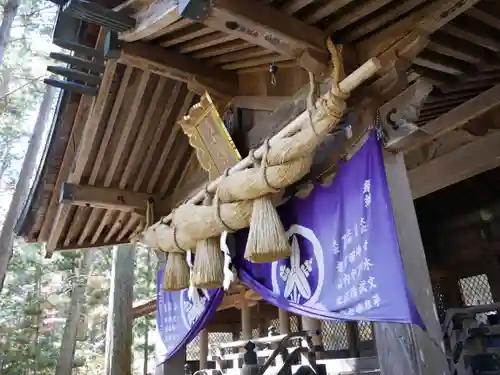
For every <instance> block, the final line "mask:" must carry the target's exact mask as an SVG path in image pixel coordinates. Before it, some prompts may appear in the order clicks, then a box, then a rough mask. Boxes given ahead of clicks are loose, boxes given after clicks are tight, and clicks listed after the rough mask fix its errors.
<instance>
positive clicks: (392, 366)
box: [374, 152, 449, 375]
mask: <svg viewBox="0 0 500 375" xmlns="http://www.w3.org/2000/svg"><path fill="white" fill-rule="evenodd" d="M384 161H385V169H386V175H387V181H388V184H389V190H390V197H391V201H392V207H393V213H394V218H395V223H396V229H397V236H398V241H399V246H400V251H401V259H402V262H403V267H404V271H405V277H406V282H407V285H408V288H409V290H410V292H411V294H412V296H413V300H414V302H415V304H416V307H417V309H418V312H419V313H420V316H421V317H422V320H423V322H424V324H425V326H426V332H424V331H423V330H422V329H420V328H418V327H416V326H411V325H409V324H397V323H377V324H375V325H374V326H375V339H376V345H377V352H378V357H379V363H380V368H381V373H382V374H385V375H398V374H403V373H404V374H407V375H424V374H425V375H437V374H439V375H441V374H448V373H449V369H448V365H447V363H446V358H445V356H444V354H443V352H442V340H441V327H440V325H439V321H438V318H437V313H436V306H435V303H434V297H433V292H432V286H431V281H430V277H429V269H428V267H427V261H426V259H425V253H424V247H423V244H422V239H421V237H420V231H419V227H418V221H417V216H416V213H415V207H414V205H413V198H412V195H411V190H410V186H409V182H408V176H407V173H406V167H405V164H404V159H403V155H402V154H401V153H399V154H390V153H388V152H385V153H384Z"/></svg>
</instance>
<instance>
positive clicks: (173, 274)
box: [162, 227, 190, 290]
mask: <svg viewBox="0 0 500 375" xmlns="http://www.w3.org/2000/svg"><path fill="white" fill-rule="evenodd" d="M174 242H175V245H176V246H177V250H178V251H176V252H169V253H168V255H167V264H166V265H165V273H164V275H163V283H162V286H163V289H165V290H182V289H185V288H188V287H189V276H190V270H189V266H188V264H187V261H186V252H187V250H185V249H181V248H180V246H179V244H178V242H177V231H176V228H175V227H174Z"/></svg>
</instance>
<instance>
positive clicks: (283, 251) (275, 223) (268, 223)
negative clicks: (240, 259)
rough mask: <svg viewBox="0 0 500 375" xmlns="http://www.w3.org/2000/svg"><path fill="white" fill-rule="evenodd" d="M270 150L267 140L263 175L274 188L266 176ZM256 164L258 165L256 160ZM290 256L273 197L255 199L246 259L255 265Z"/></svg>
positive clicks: (263, 159) (277, 190)
mask: <svg viewBox="0 0 500 375" xmlns="http://www.w3.org/2000/svg"><path fill="white" fill-rule="evenodd" d="M268 150H269V140H266V142H265V143H264V152H263V155H262V164H261V167H262V175H263V178H264V180H265V181H266V183H267V185H268V186H269V187H271V188H273V187H272V186H271V185H270V184H269V182H268V180H267V176H266V167H267V152H268ZM254 163H256V161H255V159H254ZM274 190H275V191H276V192H279V189H276V188H274ZM290 254H291V248H290V244H289V243H288V239H287V238H286V234H285V229H284V228H283V224H282V223H281V220H280V218H279V216H278V212H276V209H275V208H274V205H273V201H272V195H270V194H267V195H264V196H262V197H260V198H257V199H255V200H254V201H253V208H252V219H251V221H250V230H249V232H248V239H247V244H246V248H245V259H247V260H249V261H251V262H253V263H269V262H274V261H276V260H279V259H285V258H288V257H289V256H290Z"/></svg>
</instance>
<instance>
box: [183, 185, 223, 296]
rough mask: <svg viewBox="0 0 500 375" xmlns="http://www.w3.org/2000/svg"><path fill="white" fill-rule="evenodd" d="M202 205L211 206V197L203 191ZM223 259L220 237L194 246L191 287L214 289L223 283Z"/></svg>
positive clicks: (208, 239) (202, 241)
mask: <svg viewBox="0 0 500 375" xmlns="http://www.w3.org/2000/svg"><path fill="white" fill-rule="evenodd" d="M203 204H204V205H207V206H208V205H211V204H212V197H211V195H210V193H209V192H208V191H206V190H205V200H204V201H203ZM223 262H224V259H223V254H222V252H221V249H220V237H218V236H217V237H211V238H207V239H204V240H201V241H198V243H197V244H196V255H195V257H194V264H193V273H192V275H191V285H192V286H194V287H196V288H205V289H215V288H220V287H222V284H223V282H224V264H223Z"/></svg>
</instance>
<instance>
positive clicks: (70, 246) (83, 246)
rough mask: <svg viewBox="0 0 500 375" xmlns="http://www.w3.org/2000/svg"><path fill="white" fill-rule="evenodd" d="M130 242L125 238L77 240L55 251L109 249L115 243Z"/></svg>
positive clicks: (123, 243) (47, 255)
mask: <svg viewBox="0 0 500 375" xmlns="http://www.w3.org/2000/svg"><path fill="white" fill-rule="evenodd" d="M128 243H130V241H129V239H128V238H127V239H126V240H123V241H111V242H110V241H108V242H97V243H86V244H79V243H78V242H71V243H69V244H67V245H62V246H59V247H58V248H57V250H56V251H57V252H60V251H65V252H69V251H71V252H73V251H75V250H92V249H99V248H106V249H109V247H110V246H116V245H125V244H128ZM50 256H51V254H46V257H50Z"/></svg>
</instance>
